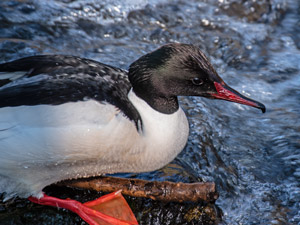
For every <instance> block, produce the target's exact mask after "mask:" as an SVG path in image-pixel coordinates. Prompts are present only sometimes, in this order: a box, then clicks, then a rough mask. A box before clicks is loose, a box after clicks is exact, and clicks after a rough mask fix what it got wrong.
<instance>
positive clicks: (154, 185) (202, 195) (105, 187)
mask: <svg viewBox="0 0 300 225" xmlns="http://www.w3.org/2000/svg"><path fill="white" fill-rule="evenodd" d="M58 185H64V186H68V187H76V188H83V189H90V190H96V191H102V192H114V191H117V190H122V194H124V195H130V196H134V197H144V198H151V199H153V200H161V201H173V202H184V201H192V202H198V201H206V202H215V201H216V199H217V198H218V193H217V191H216V189H215V183H210V182H207V183H181V182H179V183H174V182H169V181H146V180H140V179H129V178H128V179H127V178H117V177H95V178H85V179H78V180H68V181H62V182H60V183H59V184H58Z"/></svg>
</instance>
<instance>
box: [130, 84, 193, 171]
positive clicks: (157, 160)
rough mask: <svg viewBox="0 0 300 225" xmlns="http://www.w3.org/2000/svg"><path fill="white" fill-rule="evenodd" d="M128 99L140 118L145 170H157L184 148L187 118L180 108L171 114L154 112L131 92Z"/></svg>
mask: <svg viewBox="0 0 300 225" xmlns="http://www.w3.org/2000/svg"><path fill="white" fill-rule="evenodd" d="M128 98H129V100H130V101H131V102H132V104H133V105H134V106H135V108H136V109H137V110H138V112H139V113H140V116H141V118H142V124H143V131H142V134H141V136H142V138H143V142H144V144H145V146H146V149H147V150H146V151H148V152H147V153H146V154H145V157H146V158H145V161H148V163H146V162H145V169H146V170H147V171H150V170H155V169H159V168H161V167H163V166H164V165H166V164H167V163H169V162H170V161H172V160H173V159H174V158H175V157H176V156H177V155H178V154H179V153H180V152H181V151H182V149H183V148H184V146H185V144H186V142H187V138H188V134H189V126H188V121H187V118H186V116H185V114H184V112H183V110H182V109H181V108H180V107H179V109H178V110H177V111H176V112H175V113H173V114H164V113H160V112H158V111H156V110H154V109H153V108H152V107H151V106H150V105H148V103H147V102H145V101H144V100H143V99H141V98H139V97H138V96H137V95H136V94H135V93H134V91H133V90H131V91H130V92H129V94H128ZM147 164H148V165H147Z"/></svg>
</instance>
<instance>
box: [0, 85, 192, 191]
mask: <svg viewBox="0 0 300 225" xmlns="http://www.w3.org/2000/svg"><path fill="white" fill-rule="evenodd" d="M129 99H130V100H131V101H132V103H133V104H134V106H135V107H136V108H137V110H138V111H139V113H140V115H141V118H142V121H143V131H142V132H140V133H138V132H137V130H136V127H135V124H134V123H133V122H132V121H130V120H128V119H127V118H126V117H124V115H123V114H122V113H121V112H120V111H119V110H118V109H116V108H115V107H114V106H113V105H110V104H101V103H99V102H97V101H94V100H89V101H85V102H75V103H65V104H62V105H57V106H49V105H39V106H19V107H6V108H1V109H0V115H1V116H0V192H7V194H8V195H9V196H11V195H14V194H17V195H19V196H21V197H27V196H29V195H39V194H40V193H41V190H42V188H43V187H45V186H47V185H49V184H51V183H55V182H57V181H60V180H63V179H69V178H77V177H86V176H95V175H100V174H104V173H114V172H143V171H151V170H155V169H158V168H161V167H162V166H164V165H166V164H167V163H169V162H170V161H172V160H173V159H174V158H175V157H176V156H177V154H178V153H179V152H180V151H181V150H182V149H183V147H184V145H185V143H186V141H187V137H188V123H187V119H186V117H185V115H184V112H183V111H182V109H179V110H178V111H177V112H175V113H173V114H171V115H166V114H162V113H159V112H157V111H155V110H153V109H152V108H151V107H150V106H149V105H148V104H147V103H146V102H144V101H143V100H141V99H139V98H138V97H137V96H136V95H135V94H134V93H133V92H132V91H131V92H130V93H129ZM8 183H9V185H8Z"/></svg>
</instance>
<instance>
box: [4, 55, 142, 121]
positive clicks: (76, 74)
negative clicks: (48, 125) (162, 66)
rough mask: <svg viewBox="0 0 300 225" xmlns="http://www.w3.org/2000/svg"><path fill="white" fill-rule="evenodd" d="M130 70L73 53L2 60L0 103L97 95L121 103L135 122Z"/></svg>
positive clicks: (55, 101) (59, 101)
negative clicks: (129, 95)
mask: <svg viewBox="0 0 300 225" xmlns="http://www.w3.org/2000/svg"><path fill="white" fill-rule="evenodd" d="M130 88H131V84H130V82H129V80H128V77H127V72H126V71H124V70H121V69H119V68H115V67H112V66H108V65H105V64H102V63H99V62H96V61H93V60H89V59H83V58H79V57H74V56H63V55H40V56H32V57H27V58H22V59H18V60H15V61H12V62H8V63H4V64H0V107H7V106H20V105H39V104H50V105H58V104H63V103H66V102H75V101H84V100H87V99H95V100H97V101H100V102H108V103H110V104H113V105H115V106H116V107H118V108H119V109H120V110H121V111H122V112H123V113H124V114H125V115H126V116H127V117H128V118H129V119H130V120H132V121H134V122H135V123H136V125H137V124H138V123H139V122H140V121H141V120H140V115H139V113H138V112H137V110H136V109H135V107H134V106H133V105H132V103H131V102H130V101H129V99H128V98H127V94H128V92H129V90H130Z"/></svg>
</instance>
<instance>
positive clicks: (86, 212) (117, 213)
mask: <svg viewBox="0 0 300 225" xmlns="http://www.w3.org/2000/svg"><path fill="white" fill-rule="evenodd" d="M28 199H29V200H30V201H32V202H34V203H37V204H40V205H49V206H55V207H60V208H65V209H68V210H70V211H72V212H74V213H76V214H78V215H79V216H80V217H81V218H82V219H83V220H84V221H86V222H87V223H88V224H90V225H99V224H101V225H106V224H115V225H117V224H120V225H123V224H124V225H128V224H138V222H137V220H136V218H135V216H134V214H133V212H132V211H131V209H130V207H129V205H128V204H127V202H126V200H125V198H124V197H123V196H122V194H121V191H116V192H113V193H110V194H108V195H104V196H102V197H100V198H98V199H96V200H93V201H89V202H86V203H83V204H82V203H80V202H78V201H75V200H72V199H59V198H55V197H51V196H48V195H46V194H44V196H43V197H42V198H40V199H38V198H35V197H29V198H28Z"/></svg>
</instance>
